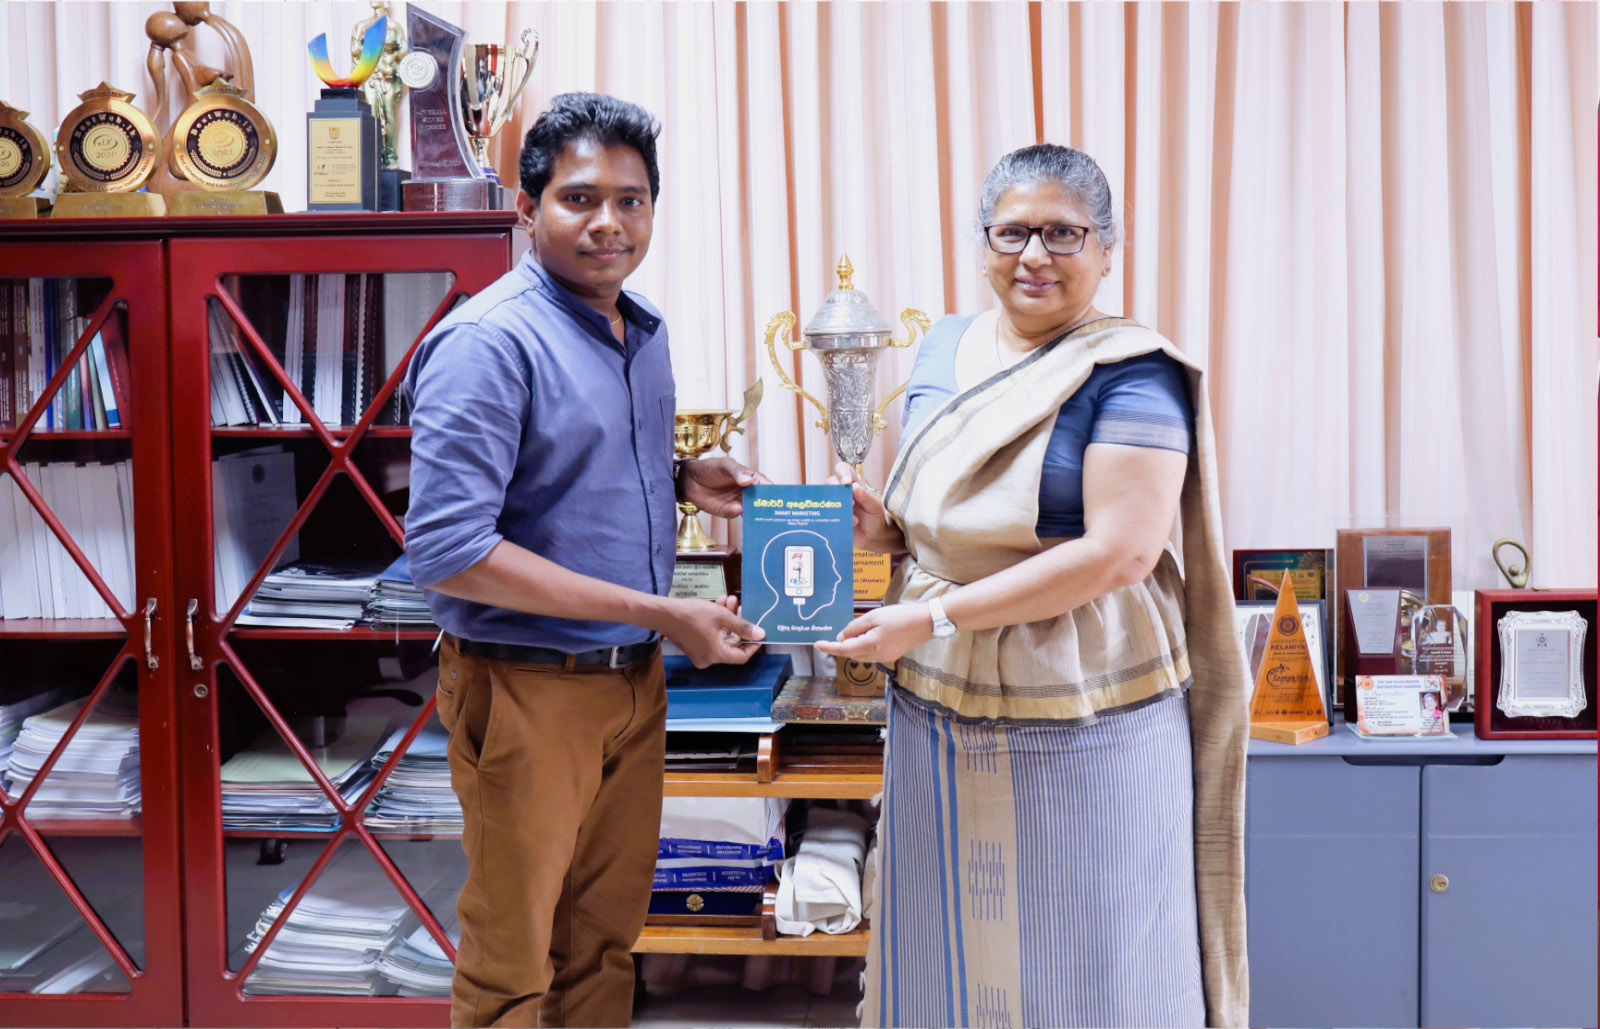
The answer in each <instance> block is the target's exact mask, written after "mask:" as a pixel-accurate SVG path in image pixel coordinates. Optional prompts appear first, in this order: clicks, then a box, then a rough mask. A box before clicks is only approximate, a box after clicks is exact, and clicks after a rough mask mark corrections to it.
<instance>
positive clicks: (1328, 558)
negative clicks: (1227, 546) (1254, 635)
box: [1233, 547, 1333, 601]
mask: <svg viewBox="0 0 1600 1029" xmlns="http://www.w3.org/2000/svg"><path fill="white" fill-rule="evenodd" d="M1332 569H1333V551H1332V550H1329V549H1326V548H1323V547H1316V548H1312V549H1299V550H1293V549H1290V550H1261V549H1244V550H1235V551H1234V552H1233V596H1234V599H1235V600H1267V599H1271V598H1272V597H1276V596H1277V591H1278V586H1279V585H1280V584H1281V583H1282V582H1283V573H1284V572H1289V573H1290V574H1291V575H1292V576H1293V577H1294V581H1295V587H1296V589H1295V596H1297V597H1298V598H1299V599H1300V600H1302V601H1305V600H1327V599H1328V584H1329V578H1328V576H1329V573H1330V572H1331V571H1332ZM1252 577H1255V578H1257V579H1265V580H1266V581H1267V582H1270V583H1272V586H1271V588H1270V589H1267V588H1264V584H1263V583H1261V582H1255V581H1252ZM1313 583H1314V584H1315V592H1313V591H1312V589H1311V588H1310V587H1311V585H1312V584H1313Z"/></svg>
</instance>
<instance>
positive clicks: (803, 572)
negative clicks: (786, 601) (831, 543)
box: [783, 547, 817, 607]
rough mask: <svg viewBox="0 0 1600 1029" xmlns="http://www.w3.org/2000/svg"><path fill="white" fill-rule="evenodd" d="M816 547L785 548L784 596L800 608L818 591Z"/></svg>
mask: <svg viewBox="0 0 1600 1029" xmlns="http://www.w3.org/2000/svg"><path fill="white" fill-rule="evenodd" d="M816 560H817V551H816V548H815V547H784V548H783V569H784V571H783V595H784V596H786V597H793V598H794V602H795V606H796V607H798V606H799V605H800V604H802V603H803V602H804V601H805V600H806V599H807V598H809V597H810V596H811V595H812V594H813V593H815V592H816V591H817V576H816Z"/></svg>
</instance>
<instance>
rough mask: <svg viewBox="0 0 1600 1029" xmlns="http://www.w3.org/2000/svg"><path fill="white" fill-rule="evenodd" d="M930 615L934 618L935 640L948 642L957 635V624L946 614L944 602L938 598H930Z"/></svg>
mask: <svg viewBox="0 0 1600 1029" xmlns="http://www.w3.org/2000/svg"><path fill="white" fill-rule="evenodd" d="M928 613H929V614H930V615H932V616H933V638H934V639H936V640H947V639H949V638H950V637H951V636H954V635H955V634H956V623H955V622H952V621H951V620H950V616H949V615H947V614H945V613H944V601H943V600H940V599H939V598H938V597H929V598H928Z"/></svg>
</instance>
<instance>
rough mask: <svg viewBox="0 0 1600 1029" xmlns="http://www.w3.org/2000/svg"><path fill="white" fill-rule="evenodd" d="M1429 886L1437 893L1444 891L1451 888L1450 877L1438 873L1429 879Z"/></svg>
mask: <svg viewBox="0 0 1600 1029" xmlns="http://www.w3.org/2000/svg"><path fill="white" fill-rule="evenodd" d="M1428 888H1429V889H1431V890H1433V892H1435V893H1443V892H1444V891H1445V890H1448V889H1449V888H1450V877H1449V876H1447V875H1436V876H1434V877H1433V878H1432V879H1429V880H1428Z"/></svg>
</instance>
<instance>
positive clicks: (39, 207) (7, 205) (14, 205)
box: [0, 197, 50, 218]
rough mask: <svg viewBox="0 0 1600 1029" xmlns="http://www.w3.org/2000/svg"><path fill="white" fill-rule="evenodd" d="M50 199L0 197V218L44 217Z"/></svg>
mask: <svg viewBox="0 0 1600 1029" xmlns="http://www.w3.org/2000/svg"><path fill="white" fill-rule="evenodd" d="M49 213H50V201H48V200H46V199H45V198H44V197H0V218H44V217H47V216H48V215H49Z"/></svg>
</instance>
